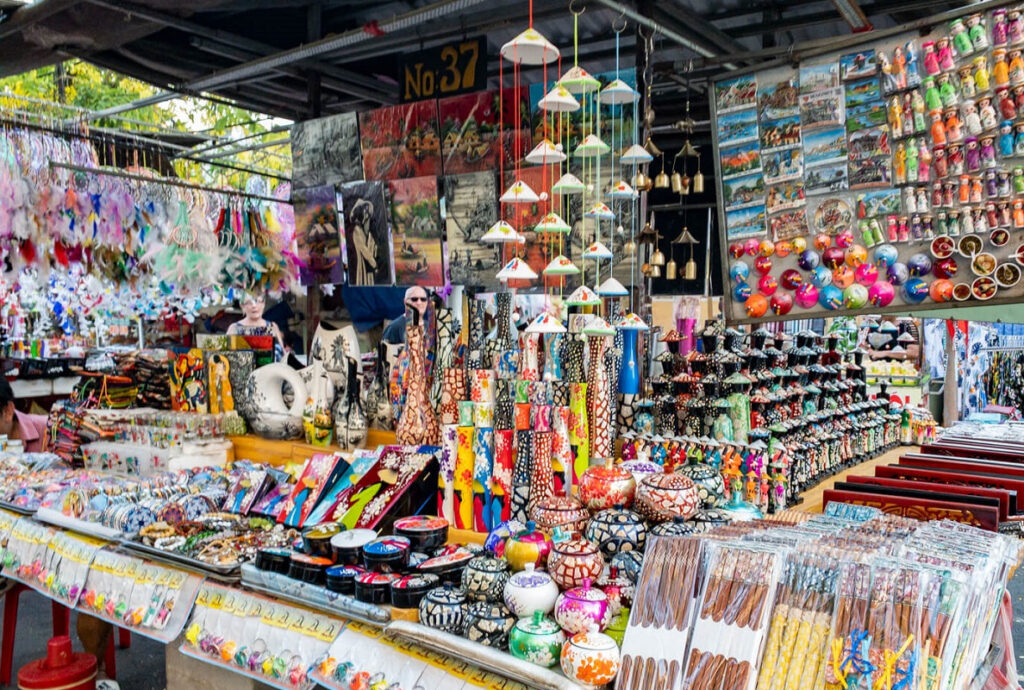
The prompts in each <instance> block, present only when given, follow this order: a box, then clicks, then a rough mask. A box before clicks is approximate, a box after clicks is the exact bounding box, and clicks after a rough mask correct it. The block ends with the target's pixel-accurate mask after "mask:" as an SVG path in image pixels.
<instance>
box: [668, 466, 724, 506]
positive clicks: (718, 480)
mask: <svg viewBox="0 0 1024 690" xmlns="http://www.w3.org/2000/svg"><path fill="white" fill-rule="evenodd" d="M676 473H678V474H684V475H686V476H687V477H689V478H690V479H692V480H693V483H694V484H696V485H697V495H698V496H699V497H700V502H701V505H702V506H704V507H706V508H717V507H718V506H720V505H723V504H724V503H725V481H724V480H723V479H722V473H721V472H720V471H719V470H716V469H715V468H714V467H712V466H711V465H684V466H683V467H680V468H678V469H676Z"/></svg>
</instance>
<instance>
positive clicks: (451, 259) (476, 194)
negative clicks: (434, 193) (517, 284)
mask: <svg viewBox="0 0 1024 690" xmlns="http://www.w3.org/2000/svg"><path fill="white" fill-rule="evenodd" d="M442 183H443V185H444V203H445V229H446V231H447V233H446V234H447V238H448V267H449V272H450V276H449V277H450V279H451V282H452V283H453V284H455V285H472V286H485V287H487V286H491V287H493V286H497V285H498V279H497V278H495V277H494V275H495V274H496V273H497V272H498V271H499V270H500V269H501V264H500V263H499V260H498V252H499V251H500V247H496V246H494V245H488V244H481V243H480V238H481V237H482V236H483V234H484V233H485V232H487V230H488V229H489V228H490V227H491V226H492V225H494V223H496V222H497V220H498V213H499V211H498V178H497V175H496V174H495V173H494V172H479V173H468V174H465V175H446V176H445V177H444V178H443V179H442Z"/></svg>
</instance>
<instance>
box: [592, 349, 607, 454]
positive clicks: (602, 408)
mask: <svg viewBox="0 0 1024 690" xmlns="http://www.w3.org/2000/svg"><path fill="white" fill-rule="evenodd" d="M588 344H589V348H590V363H589V367H588V373H587V423H588V426H589V429H590V453H589V455H590V457H591V458H601V459H603V458H607V457H611V454H612V434H611V420H610V419H609V414H610V409H611V389H610V387H609V379H608V370H607V369H606V368H605V364H604V352H605V349H606V348H607V341H606V339H605V336H591V337H590V339H589V343H588Z"/></svg>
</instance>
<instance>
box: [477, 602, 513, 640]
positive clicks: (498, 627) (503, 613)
mask: <svg viewBox="0 0 1024 690" xmlns="http://www.w3.org/2000/svg"><path fill="white" fill-rule="evenodd" d="M515 623H516V617H515V616H514V615H513V614H512V612H511V611H509V610H508V609H507V608H506V607H505V606H504V605H503V604H495V603H491V602H488V601H477V602H474V603H472V604H470V605H469V608H468V609H467V610H466V637H467V638H468V639H469V640H470V641H471V642H476V643H478V644H482V645H484V646H485V647H494V648H495V649H508V636H509V633H510V632H512V626H513V625H515Z"/></svg>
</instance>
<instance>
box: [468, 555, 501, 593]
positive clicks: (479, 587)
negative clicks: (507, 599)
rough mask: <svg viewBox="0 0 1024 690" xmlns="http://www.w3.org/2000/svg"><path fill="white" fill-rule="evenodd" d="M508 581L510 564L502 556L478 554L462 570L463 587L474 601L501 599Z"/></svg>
mask: <svg viewBox="0 0 1024 690" xmlns="http://www.w3.org/2000/svg"><path fill="white" fill-rule="evenodd" d="M506 582H508V564H507V563H505V561H504V560H503V559H501V558H491V557H490V556H477V557H476V558H474V559H473V560H471V561H470V562H469V563H468V564H467V565H466V569H465V570H463V571H462V589H463V591H465V592H466V596H467V597H468V598H469V599H470V600H472V601H501V597H502V594H503V592H504V591H505V583H506Z"/></svg>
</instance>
